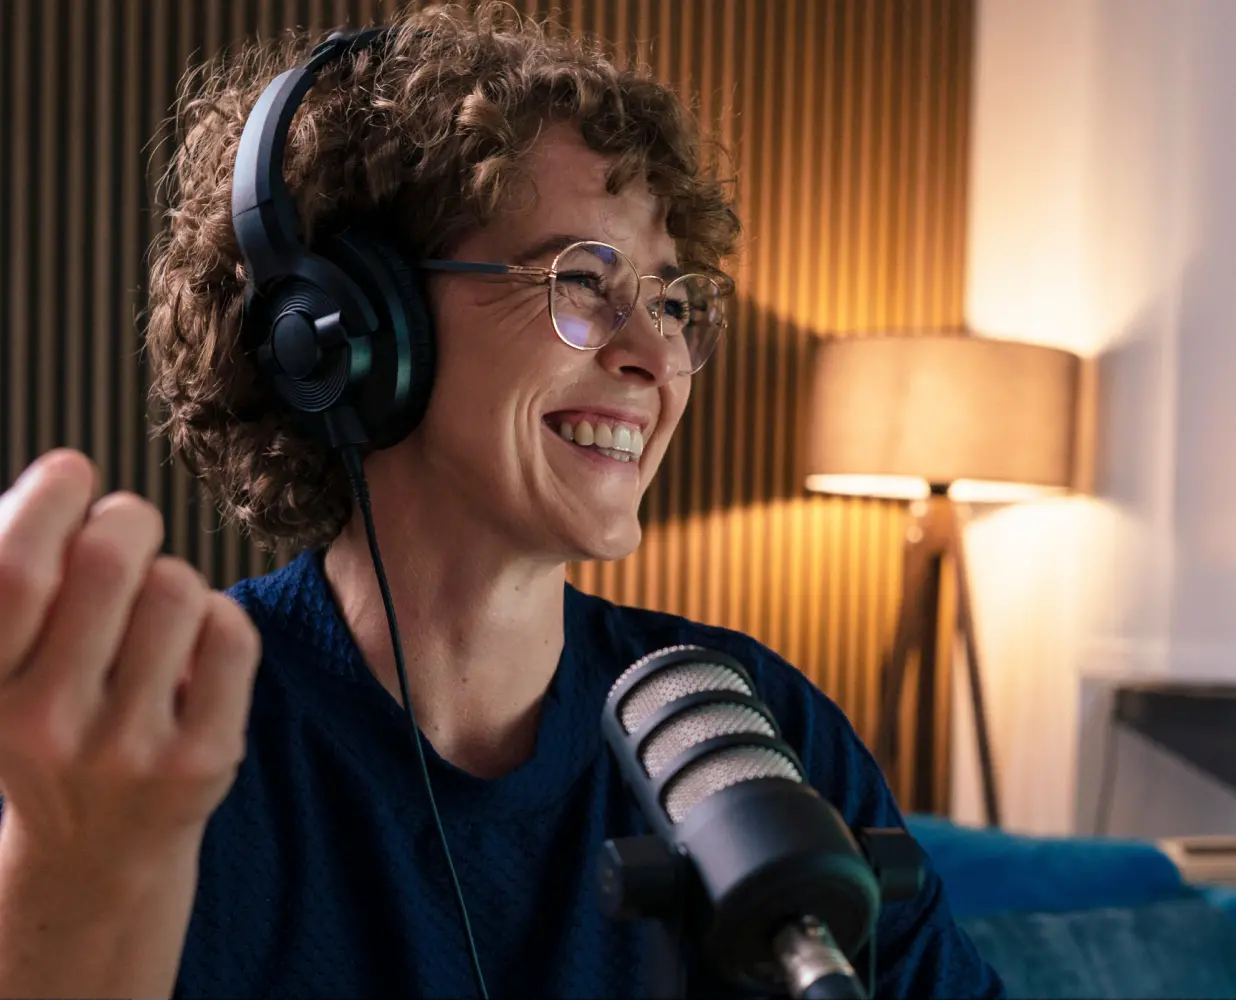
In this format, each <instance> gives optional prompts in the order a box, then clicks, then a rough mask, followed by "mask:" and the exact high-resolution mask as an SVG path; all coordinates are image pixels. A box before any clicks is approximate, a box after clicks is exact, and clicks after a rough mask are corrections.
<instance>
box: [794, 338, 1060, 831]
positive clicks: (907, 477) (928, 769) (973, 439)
mask: <svg viewBox="0 0 1236 1001" xmlns="http://www.w3.org/2000/svg"><path fill="white" fill-rule="evenodd" d="M1080 376H1081V361H1080V359H1079V358H1078V357H1077V356H1076V355H1074V354H1071V353H1069V352H1067V351H1061V350H1058V349H1055V348H1048V347H1043V346H1041V345H1035V344H1023V343H1018V342H1014V341H1004V340H994V339H989V338H981V337H972V336H967V335H964V334H952V333H926V334H917V335H915V334H906V335H900V336H898V335H888V334H877V335H854V336H849V337H843V338H829V339H826V340H823V341H821V342H820V343H819V344H818V350H817V352H816V358H815V370H814V383H813V389H812V400H811V412H810V426H809V433H808V436H807V437H808V450H807V488H808V489H809V490H814V491H821V492H825V493H832V494H849V495H859V496H866V497H883V498H897V499H904V500H908V501H910V502H911V507H910V513H911V518H910V521H909V523H908V526H907V531H906V536H905V542H904V550H903V578H902V592H901V605H900V611H899V616H898V621H897V629H896V634H895V636H894V638H893V642H892V647H891V649H890V650H889V651H888V654H887V656H886V658H885V661H884V664H883V668H882V672H881V696H880V713H879V718H878V721H877V729H876V740H875V752H876V756H877V758H878V759H879V760H880V762H881V763H882V764H883V765H884V767H885V768H886V769H891V768H892V767H893V766H894V765H896V764H897V760H898V758H899V752H900V747H899V742H898V740H897V719H898V715H899V713H900V708H901V702H902V696H903V693H904V688H905V683H906V677H907V673H908V665H909V663H910V659H911V656H912V655H913V654H915V653H917V655H918V658H917V660H918V704H917V706H916V707H915V719H916V722H915V726H914V732H915V740H914V747H913V775H914V786H913V789H914V793H913V801H912V802H911V803H910V804H908V806H909V809H911V810H914V811H930V810H932V809H934V799H935V767H936V761H935V742H934V740H933V716H934V707H935V697H936V685H937V683H939V682H941V681H944V682H945V683H947V681H948V679H949V677H950V675H949V674H948V673H945V674H944V675H943V678H941V677H940V671H939V670H938V666H937V664H936V641H937V639H938V637H939V635H940V630H941V629H952V630H955V631H956V633H957V634H959V635H960V637H961V639H962V641H963V643H964V648H965V660H966V675H967V680H968V688H969V692H970V701H971V706H972V709H973V716H974V726H975V741H976V744H977V750H978V758H979V768H980V777H981V781H982V792H983V803H984V808H985V812H986V819H987V822H988V824H990V825H993V826H999V824H1000V802H999V795H998V791H997V787H996V769H995V764H994V762H993V755H992V747H991V739H990V734H989V729H988V722H987V712H986V708H985V706H984V703H983V683H982V679H983V670H982V665H981V662H980V658H979V652H978V644H977V643H976V641H975V632H974V615H973V606H972V603H971V589H970V581H969V579H968V575H967V573H966V561H965V552H964V545H963V541H964V540H963V532H962V528H963V527H964V526H963V520H962V518H961V516H960V515H961V514H964V509H963V510H961V511H960V512H959V506H960V505H961V504H962V503H965V504H968V503H1010V502H1016V501H1022V500H1027V499H1030V498H1033V497H1036V496H1041V495H1043V494H1046V493H1058V492H1061V491H1065V490H1068V489H1069V488H1070V487H1071V486H1072V484H1073V481H1074V470H1075V459H1074V450H1075V441H1076V423H1077V399H1078V392H1079V386H1080ZM949 566H951V567H953V568H954V572H955V573H956V589H957V606H958V607H957V616H956V619H955V620H954V621H952V622H948V623H941V621H940V618H941V616H940V586H941V583H942V575H943V573H944V572H945V568H946V567H949Z"/></svg>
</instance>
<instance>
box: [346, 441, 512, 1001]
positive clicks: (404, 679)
mask: <svg viewBox="0 0 1236 1001" xmlns="http://www.w3.org/2000/svg"><path fill="white" fill-rule="evenodd" d="M340 451H341V453H342V455H343V464H344V468H345V469H347V472H348V479H350V480H351V481H352V492H353V493H354V494H355V495H356V503H357V506H358V507H359V508H360V512H361V517H362V518H364V520H365V535H366V536H367V537H368V539H369V555H370V556H371V557H373V569H374V572H375V573H376V574H377V576H378V588H379V590H381V592H382V604H383V606H384V607H385V608H386V621H387V624H388V625H389V626H390V631H391V643H392V645H393V646H394V650H395V671H396V672H397V673H398V675H399V694H400V696H401V697H402V699H403V708H404V712H405V713H407V716H408V725H409V726H411V727H412V739H413V741H414V742H415V744H416V756H417V759H418V760H419V761H420V765H421V776H422V778H424V780H425V791H426V792H427V793H428V794H429V809H430V812H431V813H432V814H433V820H434V824H435V825H436V826H437V828H438V839H439V840H440V841H441V842H442V853H443V854H444V855H445V856H446V870H447V872H448V873H450V876H451V885H452V886H453V887H454V888H455V903H456V904H457V905H458V907H459V917H460V920H461V921H462V922H463V930H464V937H465V938H466V939H467V941H468V955H469V956H470V958H471V960H472V972H473V974H474V975H475V976H476V984H477V987H479V988H480V992H481V997H482V998H484V999H485V1001H488V998H489V992H488V991H487V990H486V989H485V975H484V973H482V972H481V959H480V956H479V955H477V951H476V941H475V940H474V939H473V937H472V922H471V920H470V919H469V918H468V908H467V906H466V905H465V904H464V897H463V890H462V889H461V888H460V885H459V876H458V875H457V874H456V873H455V863H454V861H453V860H452V859H451V849H450V846H449V845H448V844H447V841H446V831H445V830H444V829H443V827H442V815H441V814H440V813H438V803H437V800H436V799H435V798H434V795H433V784H432V783H431V782H430V780H429V766H428V765H427V764H426V762H425V748H424V746H423V745H422V743H421V729H420V727H419V726H418V725H417V723H416V713H414V712H413V711H412V697H411V695H409V694H408V671H407V668H406V667H405V666H404V662H403V642H402V640H400V638H399V624H398V622H396V621H395V603H394V601H393V600H392V599H391V590H390V586H389V585H388V584H387V582H386V569H385V567H383V565H382V555H381V553H379V552H378V534H377V531H376V530H375V529H374V526H373V512H372V510H371V509H370V507H369V487H368V485H367V484H366V483H365V470H364V466H363V465H362V464H361V458H360V453H359V452H358V451H357V449H356V447H355V446H353V445H348V446H346V447H344V448H342V449H340Z"/></svg>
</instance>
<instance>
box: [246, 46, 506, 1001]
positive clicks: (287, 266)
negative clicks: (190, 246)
mask: <svg viewBox="0 0 1236 1001" xmlns="http://www.w3.org/2000/svg"><path fill="white" fill-rule="evenodd" d="M391 32H392V29H390V28H366V29H365V30H363V31H356V32H335V33H334V34H332V35H330V36H328V37H327V39H326V40H325V41H324V42H322V43H321V44H320V45H318V46H317V47H316V48H315V49H314V50H313V52H312V53H311V54H310V57H309V60H308V62H306V63H305V64H304V65H303V66H299V67H297V68H295V69H290V70H287V71H286V72H284V73H281V74H280V75H279V76H277V77H275V79H274V80H273V81H272V82H271V83H270V85H269V86H267V88H266V89H265V90H264V91H263V92H262V96H261V97H259V98H258V101H257V104H256V105H254V107H253V111H252V112H250V114H249V118H248V120H247V121H246V122H245V128H244V131H243V132H242V133H241V136H240V147H239V149H237V151H236V165H235V167H234V169H233V179H232V226H233V227H234V228H235V230H236V242H237V244H239V246H240V253H241V255H242V257H243V258H244V262H245V274H246V282H245V297H244V311H243V313H242V316H241V336H242V340H243V342H244V345H245V348H246V349H247V350H249V351H250V352H252V353H253V355H254V357H255V358H256V360H257V365H258V369H259V370H260V372H261V373H262V375H263V377H264V378H265V379H266V380H267V382H268V383H269V384H270V385H271V386H272V387H273V389H274V391H275V393H276V395H277V396H278V397H279V399H280V400H282V402H283V403H284V404H285V405H286V407H287V409H288V411H289V412H290V413H291V415H292V417H293V419H294V420H295V421H296V423H297V424H298V425H299V427H300V429H301V430H302V431H303V432H304V433H306V434H308V435H310V436H312V437H314V438H316V439H317V440H319V441H321V442H324V443H325V444H327V445H329V446H330V447H331V448H333V449H337V450H338V451H339V453H340V455H341V457H342V460H343V464H344V467H345V469H346V470H347V473H348V478H349V479H350V480H351V482H352V489H353V491H354V492H355V494H356V501H357V505H358V507H359V509H360V513H361V515H362V517H363V519H364V523H365V533H366V536H367V537H368V540H369V551H370V554H371V556H372V557H373V567H374V573H375V575H376V576H377V580H378V588H379V590H380V591H381V593H382V603H383V607H384V608H385V611H386V618H387V623H388V625H389V626H390V631H391V644H392V649H393V651H394V655H395V669H396V672H397V673H398V675H399V685H400V695H401V701H402V703H403V709H404V712H405V713H406V714H407V719H408V725H409V727H410V728H411V732H412V736H413V740H414V744H415V747H416V754H417V760H418V761H419V763H420V769H421V777H422V779H423V780H424V782H425V790H426V792H427V793H428V796H429V805H430V809H431V811H432V814H433V819H434V823H435V824H436V826H437V831H438V837H439V839H440V840H441V843H442V851H443V855H444V857H445V861H446V867H447V870H448V872H449V874H450V877H451V883H452V886H453V888H454V892H455V902H456V904H457V905H458V907H459V916H460V920H461V922H462V924H463V931H464V936H465V939H466V941H467V945H468V958H469V960H470V962H471V965H472V972H473V976H474V977H475V978H476V984H477V988H478V989H479V992H480V996H481V997H482V998H488V997H489V994H488V993H487V991H486V987H485V975H484V972H483V971H482V969H481V960H480V956H479V955H478V954H477V949H476V942H475V940H474V938H473V935H472V922H471V920H470V918H469V917H468V908H467V905H466V904H465V902H464V898H463V891H462V890H461V889H460V885H459V877H458V875H457V874H456V872H455V863H454V861H453V860H452V858H451V849H450V845H449V844H448V843H447V839H446V831H445V830H444V829H443V826H442V817H441V815H440V813H439V812H438V804H437V800H436V799H435V797H434V793H433V783H432V782H431V781H430V778H429V770H428V767H427V765H426V763H425V751H424V748H423V746H422V743H421V735H420V729H419V727H418V726H417V723H416V713H415V711H414V710H413V708H412V700H411V698H410V697H409V695H408V677H407V666H406V665H405V664H404V659H403V644H402V643H401V642H400V639H399V624H398V622H396V619H395V605H394V602H393V601H392V600H391V594H390V585H389V583H388V582H387V579H386V570H385V569H384V568H383V566H382V556H381V554H380V553H379V551H378V540H377V533H376V529H375V528H374V523H373V513H372V510H371V508H370V504H369V489H368V487H367V485H366V483H365V472H364V468H363V467H362V464H361V458H360V454H361V448H362V446H371V447H373V448H389V447H390V446H391V445H394V444H396V443H397V442H399V441H401V440H403V439H404V438H405V437H406V436H407V435H408V434H409V433H410V432H411V431H412V430H413V428H415V427H416V425H417V424H419V423H420V421H421V418H422V417H424V415H425V408H426V407H427V406H428V404H429V393H430V390H431V389H432V387H433V372H434V336H433V325H432V323H431V321H430V316H429V310H428V309H427V308H426V305H425V298H424V295H423V293H422V290H421V286H420V278H419V275H418V270H417V269H414V268H413V267H411V266H410V265H409V264H408V262H407V260H406V259H405V258H404V257H403V255H401V254H400V253H399V252H398V251H397V250H396V249H395V248H394V247H393V246H392V245H391V244H390V243H388V242H386V241H384V240H382V239H381V238H380V237H378V236H377V234H375V233H373V232H366V231H364V230H363V229H360V228H352V227H348V228H345V229H343V230H342V231H339V232H334V233H331V234H330V235H328V236H325V237H323V238H322V239H316V238H315V239H314V241H313V246H312V248H310V247H307V246H305V245H304V244H303V243H302V242H301V240H300V239H299V237H298V236H297V234H296V222H297V219H296V205H295V203H294V202H293V201H292V195H291V192H289V191H288V187H287V184H286V183H285V182H284V180H283V152H284V148H285V146H286V145H287V138H288V129H289V128H290V127H291V124H292V116H293V115H295V114H296V109H297V107H299V105H300V102H301V100H303V98H304V96H305V94H306V93H307V92H308V90H309V88H310V87H311V86H313V82H314V80H315V79H317V76H318V74H319V73H321V71H322V69H323V67H325V66H328V65H330V64H331V63H332V62H335V61H336V60H338V59H341V58H343V57H344V56H346V55H351V54H352V53H354V52H362V51H367V50H370V49H374V48H378V47H379V46H382V45H385V44H386V42H387V41H388V40H389V38H390V36H391Z"/></svg>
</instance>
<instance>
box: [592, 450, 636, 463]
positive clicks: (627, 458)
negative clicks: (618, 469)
mask: <svg viewBox="0 0 1236 1001" xmlns="http://www.w3.org/2000/svg"><path fill="white" fill-rule="evenodd" d="M597 451H598V452H600V453H601V454H602V455H604V456H607V457H608V458H611V459H617V460H618V461H619V462H634V461H635V456H633V455H632V454H631V453H630V452H619V451H618V450H617V449H614V448H597Z"/></svg>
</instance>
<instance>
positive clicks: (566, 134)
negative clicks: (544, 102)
mask: <svg viewBox="0 0 1236 1001" xmlns="http://www.w3.org/2000/svg"><path fill="white" fill-rule="evenodd" d="M610 162H611V161H610V160H609V158H607V157H605V156H603V155H602V154H600V153H598V152H596V151H595V150H592V149H589V148H588V146H587V145H586V144H585V143H584V140H583V138H582V137H581V136H580V134H579V132H578V130H577V129H575V128H574V127H572V126H568V125H553V126H550V127H549V128H547V129H545V131H544V132H542V134H541V135H540V136H539V137H538V139H537V141H536V143H535V144H534V145H533V146H532V147H531V148H530V149H529V151H528V152H527V154H526V155H525V158H524V161H523V163H522V167H523V173H524V174H525V176H526V177H527V179H528V181H529V182H530V185H529V190H528V191H527V193H526V197H520V198H518V199H516V205H515V207H513V208H512V210H510V211H508V212H506V213H503V215H502V216H501V218H500V219H499V220H496V223H497V224H498V226H499V228H500V229H501V231H502V234H503V237H504V241H503V242H508V241H509V242H510V243H511V244H523V245H526V244H528V243H529V242H531V241H535V240H537V239H538V238H540V237H543V236H545V235H547V234H550V233H576V234H579V235H580V236H582V237H587V238H588V239H594V240H602V241H604V242H606V243H611V244H613V245H614V246H616V247H618V248H619V249H620V250H623V251H626V252H627V253H628V254H630V255H631V256H632V257H633V258H635V259H636V261H637V262H641V263H649V264H651V263H654V262H655V263H657V264H663V263H673V262H674V258H675V253H674V242H673V240H672V239H671V238H670V236H669V233H668V232H667V231H666V228H665V206H664V204H663V203H662V200H661V199H659V198H657V197H655V196H654V195H653V193H652V192H651V191H650V190H649V188H648V184H647V182H646V181H645V180H644V179H643V178H636V179H635V180H633V181H632V182H631V183H630V184H628V185H626V186H625V187H624V188H623V189H622V190H621V191H619V192H617V193H616V194H611V193H610V192H608V191H607V190H606V187H605V178H606V173H607V171H608V169H609V166H610ZM522 195H524V193H523V192H521V196H522ZM509 249H512V250H513V249H515V248H514V246H512V247H510V248H509Z"/></svg>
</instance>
